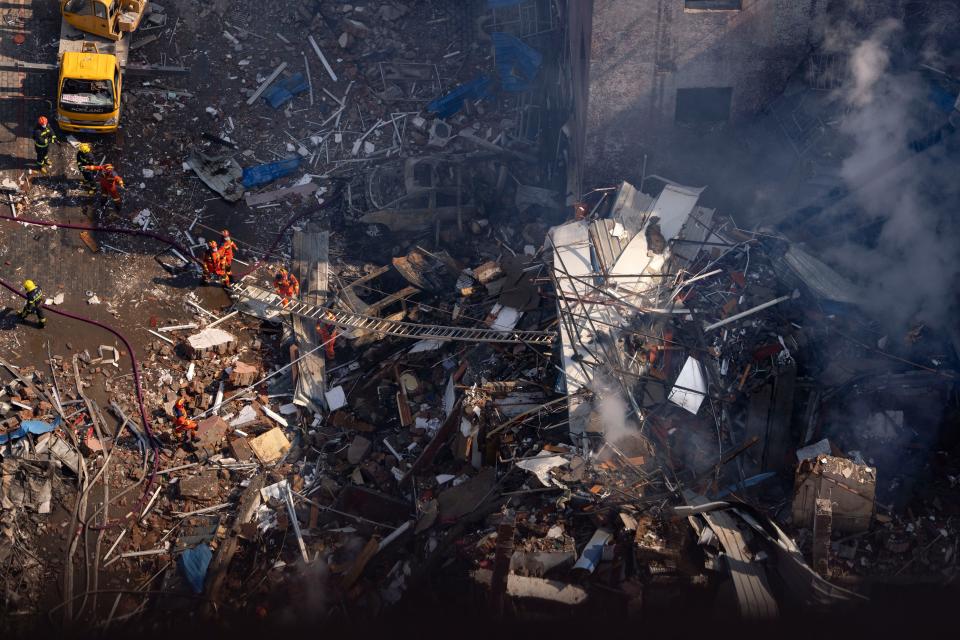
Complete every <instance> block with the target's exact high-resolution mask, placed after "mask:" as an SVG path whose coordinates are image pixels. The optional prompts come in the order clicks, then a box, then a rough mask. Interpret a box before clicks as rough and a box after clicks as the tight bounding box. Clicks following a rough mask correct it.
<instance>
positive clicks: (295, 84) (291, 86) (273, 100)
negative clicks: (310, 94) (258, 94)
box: [263, 73, 309, 109]
mask: <svg viewBox="0 0 960 640" xmlns="http://www.w3.org/2000/svg"><path fill="white" fill-rule="evenodd" d="M308 87H309V84H308V83H307V79H306V78H305V77H304V75H303V74H302V73H298V74H295V75H292V76H290V77H289V78H287V79H286V80H284V81H283V82H280V83H278V84H276V85H274V86H272V87H271V88H270V90H269V91H267V92H266V93H264V94H263V99H264V100H266V101H267V104H269V105H270V106H271V107H273V108H274V109H277V108H279V107H280V105H282V104H284V103H285V102H289V101H290V100H293V96H295V95H297V94H298V93H303V92H304V91H306V90H307V88H308Z"/></svg>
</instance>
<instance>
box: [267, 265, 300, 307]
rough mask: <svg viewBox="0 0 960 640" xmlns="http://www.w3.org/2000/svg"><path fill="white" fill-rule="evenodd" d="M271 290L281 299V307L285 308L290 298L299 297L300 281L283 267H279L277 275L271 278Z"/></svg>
mask: <svg viewBox="0 0 960 640" xmlns="http://www.w3.org/2000/svg"><path fill="white" fill-rule="evenodd" d="M273 288H274V289H275V290H276V292H277V294H278V295H279V296H280V297H281V298H282V299H283V300H282V302H281V304H282V305H283V306H287V303H289V302H290V299H291V298H296V297H297V296H298V295H300V281H299V280H297V277H296V276H295V275H293V274H292V273H290V272H289V271H287V270H286V269H285V268H284V267H280V269H279V271H277V275H275V276H274V277H273Z"/></svg>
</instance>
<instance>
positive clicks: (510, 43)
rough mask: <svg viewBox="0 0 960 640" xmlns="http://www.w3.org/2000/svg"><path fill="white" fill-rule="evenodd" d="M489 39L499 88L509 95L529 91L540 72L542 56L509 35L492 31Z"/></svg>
mask: <svg viewBox="0 0 960 640" xmlns="http://www.w3.org/2000/svg"><path fill="white" fill-rule="evenodd" d="M491 37H492V38H493V50H494V56H495V59H496V67H497V75H498V76H500V86H501V87H503V90H504V91H509V92H511V93H521V92H523V91H529V90H530V89H531V88H532V87H533V81H534V80H536V79H537V74H538V73H539V72H540V66H541V65H542V64H543V55H542V54H541V53H540V52H539V51H537V50H536V49H534V48H533V47H530V46H529V45H527V44H525V43H524V42H523V41H522V40H520V39H518V38H515V37H514V36H512V35H510V34H509V33H502V32H500V31H494V32H493V33H492V34H491Z"/></svg>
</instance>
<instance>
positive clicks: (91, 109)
mask: <svg viewBox="0 0 960 640" xmlns="http://www.w3.org/2000/svg"><path fill="white" fill-rule="evenodd" d="M147 4H148V3H147V1H146V0H61V3H60V11H61V13H62V15H63V20H62V21H61V23H60V51H59V77H58V79H57V123H58V124H59V125H60V128H61V129H62V130H64V131H72V132H79V133H113V132H114V131H116V130H117V127H118V125H119V122H120V96H121V92H122V90H123V69H124V67H126V65H127V56H128V54H129V52H130V38H129V37H126V38H124V37H123V36H124V34H129V33H130V32H132V31H133V30H135V29H136V28H137V26H138V25H139V24H140V20H141V19H142V18H143V15H144V13H145V11H146V9H147ZM90 34H93V35H94V36H96V37H90Z"/></svg>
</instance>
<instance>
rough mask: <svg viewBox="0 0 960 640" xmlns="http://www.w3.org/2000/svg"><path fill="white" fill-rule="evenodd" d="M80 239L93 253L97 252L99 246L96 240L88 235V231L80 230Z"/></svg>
mask: <svg viewBox="0 0 960 640" xmlns="http://www.w3.org/2000/svg"><path fill="white" fill-rule="evenodd" d="M80 239H81V240H83V243H84V244H85V245H87V247H89V249H90V251H92V252H93V253H99V251H100V246H99V245H98V244H97V241H96V240H94V239H93V236H92V235H90V232H89V231H81V232H80Z"/></svg>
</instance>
